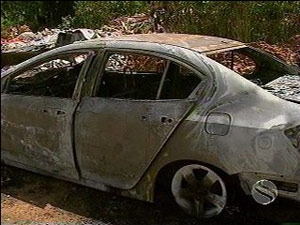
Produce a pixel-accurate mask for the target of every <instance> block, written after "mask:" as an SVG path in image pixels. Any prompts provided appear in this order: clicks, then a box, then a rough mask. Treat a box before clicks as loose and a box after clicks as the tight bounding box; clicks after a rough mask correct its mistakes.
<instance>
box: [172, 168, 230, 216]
mask: <svg viewBox="0 0 300 225" xmlns="http://www.w3.org/2000/svg"><path fill="white" fill-rule="evenodd" d="M171 190H172V194H173V196H174V198H175V201H176V203H177V204H178V205H179V206H180V207H181V208H182V209H183V210H184V211H185V212H186V213H188V214H190V215H192V216H195V217H198V218H203V219H206V218H211V217H214V216H216V215H218V214H220V213H221V212H222V210H223V209H224V208H225V206H226V202H227V191H226V186H225V183H224V181H223V180H222V178H221V177H220V176H219V175H218V174H216V173H215V172H214V171H213V170H211V169H209V168H208V167H205V166H202V165H198V164H191V165H187V166H184V167H182V168H180V169H179V170H178V171H177V172H176V173H175V174H174V177H173V179H172V185H171Z"/></svg>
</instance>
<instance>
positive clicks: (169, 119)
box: [160, 116, 174, 124]
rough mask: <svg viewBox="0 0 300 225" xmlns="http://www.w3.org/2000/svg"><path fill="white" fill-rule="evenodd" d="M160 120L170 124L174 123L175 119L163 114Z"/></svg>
mask: <svg viewBox="0 0 300 225" xmlns="http://www.w3.org/2000/svg"><path fill="white" fill-rule="evenodd" d="M160 121H161V123H163V124H170V123H173V121H174V119H173V118H170V117H166V116H162V117H161V119H160Z"/></svg>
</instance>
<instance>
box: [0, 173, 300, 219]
mask: <svg viewBox="0 0 300 225" xmlns="http://www.w3.org/2000/svg"><path fill="white" fill-rule="evenodd" d="M7 169H8V170H9V174H10V178H11V181H10V182H8V183H7V185H4V186H3V187H2V190H1V192H2V193H3V194H5V195H10V196H12V197H14V198H16V199H19V200H22V201H24V202H28V203H30V204H33V205H35V206H38V207H40V208H44V207H45V206H46V205H47V204H50V205H51V206H53V207H58V208H60V209H63V210H66V211H68V212H72V213H74V214H77V215H80V216H83V217H87V218H91V219H93V220H97V221H100V222H101V223H104V224H110V225H181V224H182V225H192V224H203V225H229V224H230V225H235V224H243V225H247V224H249V225H250V224H251V225H252V224H263V225H265V224H268V225H272V224H287V223H295V224H296V222H300V215H299V212H300V204H298V203H296V202H294V201H289V200H283V199H279V200H276V201H275V202H274V203H273V204H271V205H269V206H262V205H258V204H256V203H255V202H254V201H253V200H251V199H247V198H245V196H242V197H241V200H240V201H239V202H238V203H236V204H235V205H231V206H229V207H228V208H226V209H225V211H224V213H222V214H221V215H220V216H219V217H217V218H216V219H215V220H209V221H199V220H197V219H194V218H191V217H189V216H187V215H185V214H184V213H183V212H182V211H181V210H180V209H179V208H177V206H176V205H175V204H173V203H172V202H165V203H164V204H163V203H159V204H151V203H146V202H142V201H138V200H134V199H130V198H125V197H120V196H116V195H112V194H110V193H106V192H102V191H98V190H95V189H92V188H87V187H84V186H81V185H76V184H73V183H70V182H65V181H61V180H58V179H54V178H50V177H46V176H41V175H38V174H34V173H31V172H27V171H25V170H21V169H16V168H11V167H7Z"/></svg>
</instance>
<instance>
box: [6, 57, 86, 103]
mask: <svg viewBox="0 0 300 225" xmlns="http://www.w3.org/2000/svg"><path fill="white" fill-rule="evenodd" d="M87 58H88V53H84V54H83V53H72V54H66V55H61V56H59V57H57V58H55V59H52V60H49V61H47V62H44V63H41V64H40V65H38V66H35V67H34V68H32V69H29V70H27V71H25V72H23V73H21V74H19V75H17V76H16V77H14V78H12V80H11V81H10V85H9V88H8V93H10V94H15V95H32V96H51V97H61V98H72V95H73V92H74V89H75V85H76V82H77V78H78V76H79V73H80V71H81V68H82V65H83V63H84V62H85V60H86V59H87Z"/></svg>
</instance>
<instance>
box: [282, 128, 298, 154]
mask: <svg viewBox="0 0 300 225" xmlns="http://www.w3.org/2000/svg"><path fill="white" fill-rule="evenodd" d="M284 134H285V136H287V138H288V139H289V140H290V141H291V143H292V145H293V146H294V147H295V148H296V149H297V150H298V152H299V153H300V125H298V126H295V127H292V128H288V129H286V130H285V131H284Z"/></svg>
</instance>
